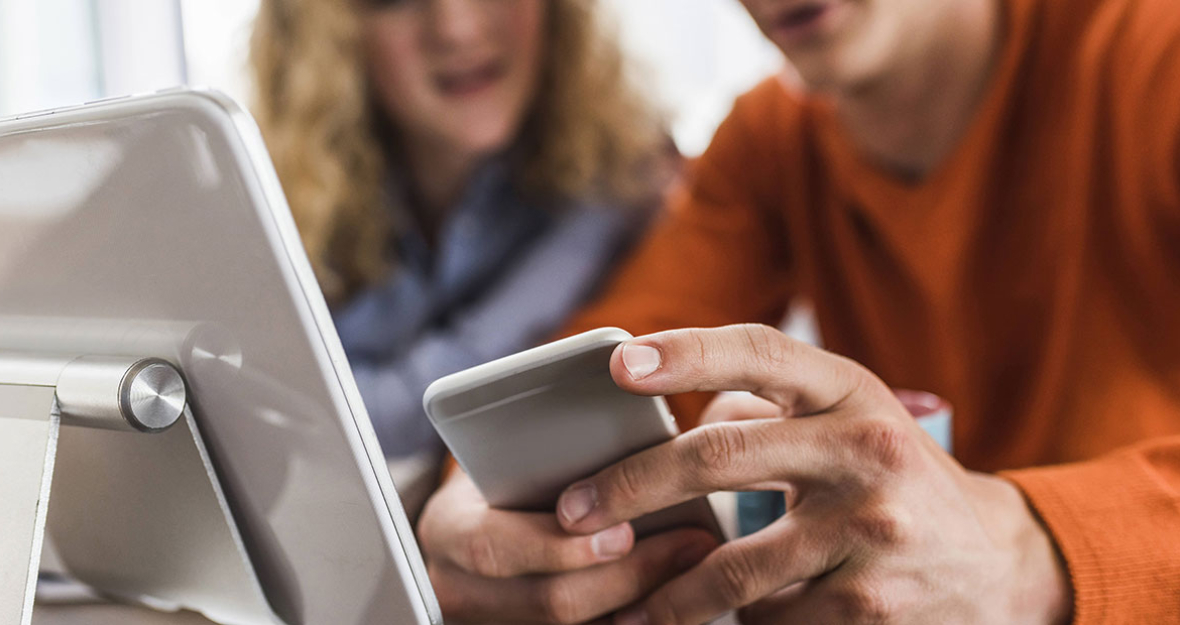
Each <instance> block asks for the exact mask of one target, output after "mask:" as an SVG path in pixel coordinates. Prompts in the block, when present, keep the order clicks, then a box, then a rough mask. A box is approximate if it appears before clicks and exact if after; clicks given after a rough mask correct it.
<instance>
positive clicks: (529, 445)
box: [423, 328, 723, 540]
mask: <svg viewBox="0 0 1180 625" xmlns="http://www.w3.org/2000/svg"><path fill="white" fill-rule="evenodd" d="M630 338H631V335H630V334H628V333H627V332H626V331H624V330H620V329H618V328H600V329H598V330H592V331H590V332H586V333H583V334H579V335H577V336H573V337H570V338H567V339H563V340H560V341H556V342H554V343H550V344H548V345H542V346H540V347H537V348H534V349H530V350H527V351H524V352H521V353H518V354H513V355H511V356H508V357H505V358H501V359H499V360H496V361H493V362H489V363H486V364H483V365H480V366H477V367H473V368H471V369H468V370H466V371H461V372H459V373H455V374H453V375H450V376H447V377H445V378H442V379H440V380H438V381H436V382H435V383H434V384H431V385H430V387H429V388H428V389H427V390H426V395H425V397H424V399H423V403H424V406H425V408H426V413H427V415H428V416H429V417H430V420H431V422H432V423H433V424H434V427H435V428H436V429H437V430H438V432H439V435H440V436H441V437H442V439H443V441H444V442H445V443H446V444H447V447H448V448H450V450H451V453H452V454H453V455H454V457H455V459H456V460H457V461H458V463H459V465H460V466H461V467H463V469H464V470H465V471H466V472H467V474H468V475H470V476H471V479H472V481H473V482H474V483H475V485H476V486H477V487H478V488H479V490H480V492H481V493H482V494H483V496H484V497H485V498H486V499H487V501H488V503H490V504H491V505H492V506H494V507H497V508H503V509H510V510H522V511H545V512H552V511H554V509H555V505H556V502H557V497H558V495H560V494H561V492H562V490H564V489H565V487H567V486H569V485H570V484H572V483H573V482H576V481H578V480H580V479H583V478H586V477H589V476H590V475H593V474H594V473H596V472H597V471H599V470H601V469H603V468H605V467H607V466H609V465H611V464H614V463H615V462H617V461H619V460H622V459H623V458H625V457H627V456H630V455H632V454H634V453H636V452H639V451H642V450H644V449H647V448H649V447H652V446H654V445H658V444H660V443H663V442H666V441H668V440H671V439H672V438H673V437H674V436H675V435H676V434H677V433H678V432H677V429H676V422H675V420H674V419H673V418H672V415H671V413H670V412H669V411H668V406H667V403H666V402H665V401H664V399H663V398H662V397H641V396H637V395H632V394H630V393H627V392H626V391H623V390H622V389H620V388H619V387H618V386H617V385H616V384H615V383H614V381H613V380H612V379H611V374H610V358H611V353H612V352H613V351H614V349H615V347H616V346H617V345H618V344H619V343H621V342H622V341H625V340H627V339H630ZM633 525H634V527H635V532H636V535H637V536H640V537H642V536H647V535H651V534H653V533H656V532H658V531H662V530H666V529H670V528H672V527H678V526H697V527H701V528H703V529H706V530H708V531H710V532H712V533H713V534H714V536H716V537H717V539H718V540H722V539H723V537H722V534H721V531H720V528H719V525H718V523H717V520H716V517H715V516H714V514H713V512H712V508H711V507H710V506H709V503H708V501H707V500H705V499H704V498H701V499H697V500H693V501H689V502H685V503H683V504H680V505H677V506H674V507H672V508H668V509H666V510H662V511H660V512H657V513H655V514H652V515H648V516H646V517H643V518H641V519H637V520H636V521H634V522H633Z"/></svg>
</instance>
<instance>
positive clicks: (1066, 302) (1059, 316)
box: [572, 0, 1180, 623]
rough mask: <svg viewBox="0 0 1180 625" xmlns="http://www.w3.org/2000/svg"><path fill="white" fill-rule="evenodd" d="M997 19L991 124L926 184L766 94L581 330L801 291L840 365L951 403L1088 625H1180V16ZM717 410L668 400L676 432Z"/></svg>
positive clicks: (986, 114) (1072, 0)
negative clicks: (1033, 515) (850, 361)
mask: <svg viewBox="0 0 1180 625" xmlns="http://www.w3.org/2000/svg"><path fill="white" fill-rule="evenodd" d="M1006 23H1007V29H1006V33H1005V44H1004V50H1003V52H1002V53H1001V54H1002V57H1001V58H1000V60H999V61H998V65H997V69H996V70H995V76H994V77H993V78H992V84H991V86H990V91H989V94H988V95H987V96H986V99H985V101H984V103H983V104H982V106H981V108H980V110H979V111H978V113H977V118H976V119H975V121H974V122H973V125H972V127H971V128H970V129H969V130H968V132H967V134H966V136H965V137H964V139H963V141H962V143H961V145H960V146H959V148H958V149H957V151H956V152H954V153H953V154H952V155H951V156H950V157H949V158H948V160H947V161H946V162H945V163H944V164H943V165H942V166H941V167H939V168H938V169H937V170H936V171H935V172H934V173H933V174H931V175H930V176H929V177H928V178H926V179H925V180H924V181H922V182H921V183H917V184H912V183H906V182H903V181H899V180H897V179H895V178H893V177H891V176H890V175H889V174H887V173H885V172H883V171H882V170H880V169H878V168H875V167H874V166H873V164H871V163H869V162H866V160H864V159H863V158H862V157H861V156H860V155H859V154H858V153H857V152H856V151H855V150H854V149H853V148H852V146H851V144H850V142H849V141H848V139H847V137H846V136H844V135H843V134H842V132H841V129H840V127H839V124H838V122H837V121H836V120H835V118H834V117H833V115H832V113H831V111H830V108H829V107H828V106H826V105H825V104H824V103H823V102H819V101H815V100H811V99H807V98H804V97H801V96H799V95H793V94H791V93H789V92H788V91H787V90H786V89H785V88H784V87H783V86H782V85H781V84H780V83H779V82H778V81H776V80H770V81H768V82H766V83H764V84H762V85H760V86H759V87H757V88H756V89H755V90H754V91H752V92H751V93H749V94H747V95H745V96H743V97H742V98H740V99H739V100H738V102H737V103H736V105H735V107H734V109H733V112H732V114H731V115H730V117H729V119H728V120H727V121H726V122H725V123H724V124H723V125H722V127H721V128H720V129H719V130H718V132H717V135H716V137H715V138H714V141H713V144H712V146H711V147H710V148H709V150H708V151H707V153H706V154H705V155H704V156H703V157H702V158H701V159H700V160H699V162H698V163H696V165H695V166H694V170H693V172H692V174H691V176H690V178H689V182H688V183H687V185H686V188H685V189H684V190H683V192H682V193H681V194H680V196H679V197H678V198H677V199H676V200H675V201H674V202H673V205H672V207H671V209H670V211H669V213H668V215H667V216H666V218H665V219H664V221H663V222H662V223H661V224H659V225H658V226H657V229H656V231H655V232H654V234H653V236H652V237H651V239H650V240H649V241H647V242H646V244H645V245H644V246H643V247H641V249H640V250H639V252H638V253H637V255H636V257H635V258H634V259H633V261H632V262H630V263H629V264H628V266H627V267H625V269H624V270H623V272H622V273H621V275H620V276H618V277H617V279H616V280H615V281H614V283H613V284H612V285H610V287H609V288H608V289H607V292H606V294H605V296H604V297H603V299H602V300H601V301H600V302H598V303H597V304H596V305H594V306H593V307H591V308H590V309H589V310H587V311H585V312H584V313H583V314H582V315H580V316H579V318H578V319H576V320H575V322H574V323H573V328H572V329H574V330H577V329H584V328H588V327H595V326H602V325H617V326H621V327H624V328H626V329H628V330H630V331H631V332H633V333H635V334H643V333H648V332H653V331H658V330H664V329H669V328H674V327H684V326H715V325H722V324H728V323H734V322H746V321H753V322H764V323H770V324H775V323H777V322H779V320H780V319H781V318H782V315H783V313H784V310H785V308H786V306H787V304H788V302H789V300H790V298H792V297H794V296H796V295H803V296H806V297H807V298H809V299H810V300H811V301H812V302H813V303H814V304H815V308H816V313H817V316H818V320H819V325H820V328H821V332H822V334H823V338H824V341H825V345H826V347H828V348H829V349H831V350H833V351H836V352H839V353H841V354H845V355H847V356H850V357H852V358H854V359H856V360H858V361H860V362H862V363H864V364H865V365H867V366H868V367H870V368H871V369H872V370H874V371H875V372H876V373H877V374H879V375H880V376H881V377H882V378H883V379H884V380H885V381H886V382H887V383H889V384H890V385H892V386H896V387H905V388H917V389H923V390H929V391H933V392H935V393H938V394H940V395H942V396H943V397H946V398H947V399H949V400H950V402H951V403H952V404H953V405H954V408H955V423H954V428H955V432H954V444H955V449H956V455H957V456H958V458H959V459H960V460H961V461H962V462H963V464H965V465H966V466H967V467H969V468H972V469H977V470H983V471H997V470H1009V472H1008V473H1006V475H1007V476H1008V477H1009V478H1010V479H1012V480H1014V481H1015V482H1016V483H1017V484H1019V485H1020V486H1021V487H1022V488H1023V489H1024V491H1025V492H1026V494H1027V496H1028V497H1029V499H1030V501H1031V502H1032V504H1033V505H1034V506H1035V507H1036V508H1037V510H1038V511H1039V513H1040V514H1041V515H1042V516H1043V518H1044V519H1045V521H1046V523H1047V525H1048V526H1049V528H1050V529H1051V531H1052V532H1053V534H1054V536H1055V538H1056V540H1057V542H1058V543H1059V545H1060V547H1061V549H1062V551H1063V553H1064V555H1065V558H1066V560H1067V562H1068V565H1069V568H1070V573H1071V576H1072V579H1073V583H1074V586H1075V594H1076V618H1077V622H1078V623H1099V622H1116V621H1117V622H1142V623H1158V622H1164V621H1178V620H1180V329H1177V327H1176V322H1177V321H1180V5H1177V0H1008V2H1007V3H1006ZM702 399H703V398H699V397H698V398H692V397H688V398H677V399H676V400H675V401H674V402H673V403H674V406H675V408H676V410H677V411H678V414H680V415H681V416H682V417H685V419H684V420H683V421H684V424H685V425H691V424H692V423H693V420H694V416H693V415H695V414H696V413H697V412H698V411H699V408H700V407H701V406H702V405H703V404H702ZM1169 437H1171V438H1169ZM1119 448H1125V449H1123V450H1121V451H1117V452H1113V453H1112V451H1113V450H1116V449H1119ZM1065 463H1070V464H1065ZM1045 465H1056V466H1050V467H1048V468H1033V469H1028V468H1025V467H1035V466H1045Z"/></svg>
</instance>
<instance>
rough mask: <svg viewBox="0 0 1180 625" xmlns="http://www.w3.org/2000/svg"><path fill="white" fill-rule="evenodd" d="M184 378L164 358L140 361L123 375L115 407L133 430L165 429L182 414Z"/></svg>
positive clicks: (152, 430)
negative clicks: (117, 406)
mask: <svg viewBox="0 0 1180 625" xmlns="http://www.w3.org/2000/svg"><path fill="white" fill-rule="evenodd" d="M185 400H186V393H185V388H184V379H183V378H181V377H180V372H179V371H177V370H176V368H175V367H173V366H172V365H170V364H168V363H167V362H164V361H152V360H143V361H140V362H139V363H138V364H137V365H136V366H135V367H132V368H131V369H130V370H129V371H128V372H127V375H126V376H124V378H123V386H122V388H121V389H120V393H119V408H120V411H121V412H122V413H123V417H124V418H125V419H127V421H128V422H129V423H131V425H132V426H133V427H136V429H142V430H144V431H147V432H156V431H160V430H165V429H167V428H169V427H171V426H172V424H173V423H176V421H177V419H179V418H180V415H181V414H183V413H184V404H185Z"/></svg>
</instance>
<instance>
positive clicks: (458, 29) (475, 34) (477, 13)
mask: <svg viewBox="0 0 1180 625" xmlns="http://www.w3.org/2000/svg"><path fill="white" fill-rule="evenodd" d="M485 1H486V0H432V1H431V2H430V15H429V27H430V32H431V34H432V35H433V38H434V39H435V40H436V41H437V42H438V43H439V44H440V45H442V46H444V47H453V46H463V45H466V44H470V43H472V42H473V41H476V40H477V39H478V38H479V36H480V33H481V30H482V22H483V19H482V15H481V13H482V11H481V9H482V7H481V6H480V5H481V4H482V3H483V2H485Z"/></svg>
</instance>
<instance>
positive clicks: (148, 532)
mask: <svg viewBox="0 0 1180 625" xmlns="http://www.w3.org/2000/svg"><path fill="white" fill-rule="evenodd" d="M62 426H65V427H62ZM55 473H56V480H55ZM51 487H53V489H54V495H55V498H54V503H53V508H52V510H51V509H50V508H49V505H48V504H49V494H50V488H51ZM47 527H48V533H49V536H50V540H52V542H53V543H54V545H55V546H56V547H57V551H58V552H59V553H60V556H61V559H62V561H63V563H64V564H65V566H66V568H67V569H68V571H69V573H70V575H72V576H74V577H76V578H77V579H78V580H79V581H82V582H83V583H86V584H88V585H90V586H92V587H94V588H95V589H96V590H98V591H100V592H102V593H105V594H109V595H112V596H116V597H119V598H124V599H129V600H133V601H139V602H143V603H147V604H148V605H151V606H153V607H158V608H164V609H178V608H188V609H193V610H197V611H200V612H202V613H204V614H205V615H206V616H208V617H209V618H211V619H213V620H215V621H218V622H221V623H231V624H236V623H243V624H245V623H278V622H280V621H279V619H278V618H277V617H275V616H274V613H273V612H272V611H271V609H270V607H269V606H268V604H267V602H266V598H265V595H264V594H263V590H262V586H261V584H260V583H259V580H258V577H257V575H256V574H255V571H254V568H253V566H252V565H251V563H250V560H249V557H248V555H247V553H246V550H245V547H244V544H243V542H242V537H241V532H240V531H239V529H238V526H237V524H236V523H235V521H234V518H233V516H232V514H231V511H230V507H229V505H228V502H227V500H226V497H225V493H224V491H223V489H222V486H221V482H220V481H219V479H218V477H217V474H216V472H215V471H214V468H213V465H212V463H211V462H210V458H209V454H208V451H207V449H206V447H205V444H204V442H203V440H202V438H201V435H200V431H199V429H198V428H197V424H196V422H195V421H194V419H193V415H192V412H191V411H190V410H189V408H188V398H187V396H186V390H185V384H184V380H183V378H182V377H181V375H180V373H179V371H177V369H176V368H175V367H173V366H172V365H171V364H169V363H168V362H166V361H163V360H159V359H154V358H126V357H96V356H82V357H73V356H68V357H60V356H40V355H28V354H13V353H6V352H0V625H9V624H13V625H15V624H17V623H20V624H21V625H28V624H29V623H30V622H31V620H32V613H33V600H34V596H35V592H36V582H37V575H38V568H39V563H40V559H41V550H42V546H43V542H44V540H45V536H46V528H47ZM72 554H75V555H76V554H84V555H85V557H79V558H77V560H78V562H80V563H89V564H82V565H81V567H82V568H79V567H78V566H71V559H72V558H71V555H72ZM95 562H101V563H103V564H102V565H101V566H95V564H94V563H95Z"/></svg>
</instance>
